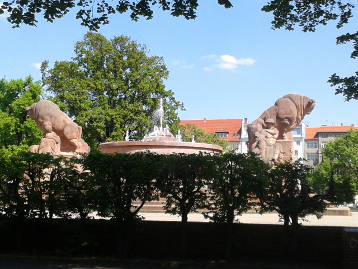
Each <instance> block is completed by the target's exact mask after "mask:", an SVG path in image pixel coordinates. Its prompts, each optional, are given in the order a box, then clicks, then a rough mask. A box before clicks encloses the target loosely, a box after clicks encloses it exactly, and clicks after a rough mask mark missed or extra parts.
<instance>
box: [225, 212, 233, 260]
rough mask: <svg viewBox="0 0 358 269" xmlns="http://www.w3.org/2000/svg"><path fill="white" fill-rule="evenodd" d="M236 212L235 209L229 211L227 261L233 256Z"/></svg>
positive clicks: (227, 220)
mask: <svg viewBox="0 0 358 269" xmlns="http://www.w3.org/2000/svg"><path fill="white" fill-rule="evenodd" d="M234 219H235V212H234V209H229V210H228V212H227V218H226V259H230V258H231V256H232V241H233V240H232V238H233V226H234Z"/></svg>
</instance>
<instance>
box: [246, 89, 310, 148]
mask: <svg viewBox="0 0 358 269" xmlns="http://www.w3.org/2000/svg"><path fill="white" fill-rule="evenodd" d="M315 105H316V103H315V100H313V99H310V98H308V97H307V96H302V95H298V94H287V95H285V96H283V97H282V98H280V99H278V100H277V101H276V102H275V104H274V105H273V106H272V107H270V108H268V109H266V110H265V111H264V112H263V113H262V114H261V116H260V117H259V118H258V119H256V120H254V121H253V122H252V124H249V125H248V126H247V132H248V136H249V144H248V150H249V151H255V147H257V144H258V143H257V141H258V136H257V134H258V133H260V132H261V131H262V130H263V129H266V128H267V126H266V122H267V121H270V120H272V121H273V122H274V123H275V125H274V127H275V128H276V129H277V130H278V137H277V139H278V140H292V137H290V135H291V134H292V133H290V132H291V131H292V130H293V129H294V128H296V127H297V126H298V125H299V124H300V123H301V121H302V120H303V118H304V116H305V115H308V114H310V113H311V112H312V110H313V109H314V107H315ZM260 150H261V151H262V150H263V149H260Z"/></svg>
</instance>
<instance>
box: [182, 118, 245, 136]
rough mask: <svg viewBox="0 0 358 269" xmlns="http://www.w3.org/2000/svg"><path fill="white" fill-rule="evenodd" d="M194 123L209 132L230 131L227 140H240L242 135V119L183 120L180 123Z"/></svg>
mask: <svg viewBox="0 0 358 269" xmlns="http://www.w3.org/2000/svg"><path fill="white" fill-rule="evenodd" d="M188 123H189V124H194V125H195V126H196V127H198V128H199V129H204V130H205V132H206V133H208V134H215V133H229V135H228V137H227V141H240V135H241V123H242V120H241V119H234V120H206V119H204V120H182V121H180V123H179V124H180V125H186V124H188ZM234 133H238V134H239V135H238V136H237V137H233V134H234Z"/></svg>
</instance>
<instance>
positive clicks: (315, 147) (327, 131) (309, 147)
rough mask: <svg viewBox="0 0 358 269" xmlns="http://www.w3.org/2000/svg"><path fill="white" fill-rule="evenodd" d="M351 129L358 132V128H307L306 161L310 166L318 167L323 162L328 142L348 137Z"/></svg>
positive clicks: (323, 126) (324, 126) (352, 126)
mask: <svg viewBox="0 0 358 269" xmlns="http://www.w3.org/2000/svg"><path fill="white" fill-rule="evenodd" d="M351 128H354V129H356V130H358V127H354V125H351V126H326V125H322V126H321V127H312V128H311V127H307V128H306V139H305V159H306V160H307V162H308V165H310V166H313V167H317V165H318V164H319V163H321V162H322V149H323V148H324V147H325V145H326V144H327V142H328V141H331V140H334V138H336V137H339V136H341V135H346V134H347V131H348V130H349V129H351Z"/></svg>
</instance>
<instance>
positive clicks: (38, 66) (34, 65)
mask: <svg viewBox="0 0 358 269" xmlns="http://www.w3.org/2000/svg"><path fill="white" fill-rule="evenodd" d="M31 66H32V67H34V68H36V69H37V70H40V69H41V63H32V64H31Z"/></svg>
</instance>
